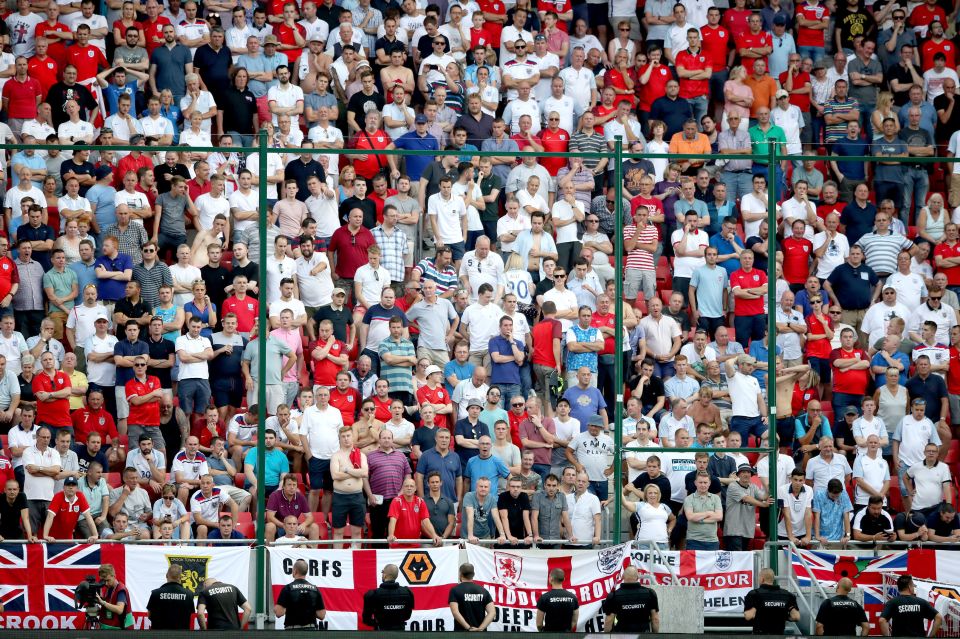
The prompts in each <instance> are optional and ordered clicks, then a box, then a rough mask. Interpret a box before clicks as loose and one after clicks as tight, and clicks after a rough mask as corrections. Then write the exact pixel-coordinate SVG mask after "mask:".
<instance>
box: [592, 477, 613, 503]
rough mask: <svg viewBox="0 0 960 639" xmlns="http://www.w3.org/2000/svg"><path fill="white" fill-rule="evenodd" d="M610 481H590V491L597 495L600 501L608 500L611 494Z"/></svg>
mask: <svg viewBox="0 0 960 639" xmlns="http://www.w3.org/2000/svg"><path fill="white" fill-rule="evenodd" d="M608 484H609V482H608V481H607V480H606V479H604V480H602V481H591V482H590V492H591V493H593V494H594V495H596V496H597V499H599V500H600V501H606V500H607V497H609V496H610V494H609V492H608V491H609V487H608Z"/></svg>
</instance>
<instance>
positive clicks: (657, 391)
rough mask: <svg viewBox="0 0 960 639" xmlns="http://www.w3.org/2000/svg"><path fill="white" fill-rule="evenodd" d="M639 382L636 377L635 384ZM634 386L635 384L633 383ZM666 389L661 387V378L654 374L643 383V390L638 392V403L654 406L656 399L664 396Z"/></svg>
mask: <svg viewBox="0 0 960 639" xmlns="http://www.w3.org/2000/svg"><path fill="white" fill-rule="evenodd" d="M639 383H640V378H639V377H638V378H637V384H639ZM634 388H636V384H635V385H634ZM666 394H667V393H666V391H665V390H664V389H663V379H662V378H660V377H657V376H656V375H654V376H653V377H651V378H650V381H649V382H647V383H646V384H644V385H643V391H642V392H641V393H640V405H641V406H655V405H656V403H657V400H659V398H661V397H665V396H666Z"/></svg>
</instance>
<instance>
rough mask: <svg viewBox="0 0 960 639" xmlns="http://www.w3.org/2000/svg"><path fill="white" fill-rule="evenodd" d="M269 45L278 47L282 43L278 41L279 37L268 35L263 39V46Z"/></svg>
mask: <svg viewBox="0 0 960 639" xmlns="http://www.w3.org/2000/svg"><path fill="white" fill-rule="evenodd" d="M268 44H274V45H277V44H280V41H279V40H277V36H275V35H268V36H267V37H266V38H264V39H263V46H267V45H268Z"/></svg>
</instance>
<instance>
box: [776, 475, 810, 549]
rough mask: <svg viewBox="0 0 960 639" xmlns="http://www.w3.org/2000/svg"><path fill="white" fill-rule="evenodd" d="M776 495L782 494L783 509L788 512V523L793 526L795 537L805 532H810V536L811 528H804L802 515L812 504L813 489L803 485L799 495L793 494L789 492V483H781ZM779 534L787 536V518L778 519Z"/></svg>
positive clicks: (804, 514) (803, 515)
mask: <svg viewBox="0 0 960 639" xmlns="http://www.w3.org/2000/svg"><path fill="white" fill-rule="evenodd" d="M777 494H778V495H783V509H784V510H785V511H786V512H787V513H789V516H790V523H791V525H792V526H793V534H794V536H797V537H802V536H804V535H806V534H807V533H810V536H811V537H812V536H813V530H812V528H811V529H810V530H806V529H805V528H806V527H805V526H804V523H803V522H804V517H805V516H806V514H807V510H808V509H810V508H811V507H812V506H813V489H812V488H810V487H809V486H804V487H803V490H801V491H800V495H799V496H796V497H795V496H794V495H793V493H792V492H790V484H789V483H787V484H783V485H782V486H780V489H779V490H778V491H777ZM811 526H812V522H811ZM779 530H780V533H779V534H780V535H781V536H783V537H786V536H787V518H786V517H784V518H783V519H781V520H780V525H779Z"/></svg>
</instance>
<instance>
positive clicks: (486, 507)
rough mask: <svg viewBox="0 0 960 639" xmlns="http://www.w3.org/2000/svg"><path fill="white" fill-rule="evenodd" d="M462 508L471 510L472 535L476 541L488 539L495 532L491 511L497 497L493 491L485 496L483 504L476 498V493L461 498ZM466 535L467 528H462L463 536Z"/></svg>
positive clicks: (472, 492)
mask: <svg viewBox="0 0 960 639" xmlns="http://www.w3.org/2000/svg"><path fill="white" fill-rule="evenodd" d="M463 507H464V508H473V534H474V536H476V537H477V539H490V538H492V537H493V536H494V535H495V534H496V532H497V525H496V524H495V523H494V522H493V519H492V517H491V515H492V513H493V509H494V508H496V507H497V496H496V494H494V492H493V491H490V493H489V494H488V495H487V498H486V500H484V502H483V504H481V503H480V500H479V499H478V498H477V493H476V492H475V491H471V492H469V493H467V494H466V495H464V497H463ZM466 535H467V526H466V524H464V526H463V536H464V537H466Z"/></svg>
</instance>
